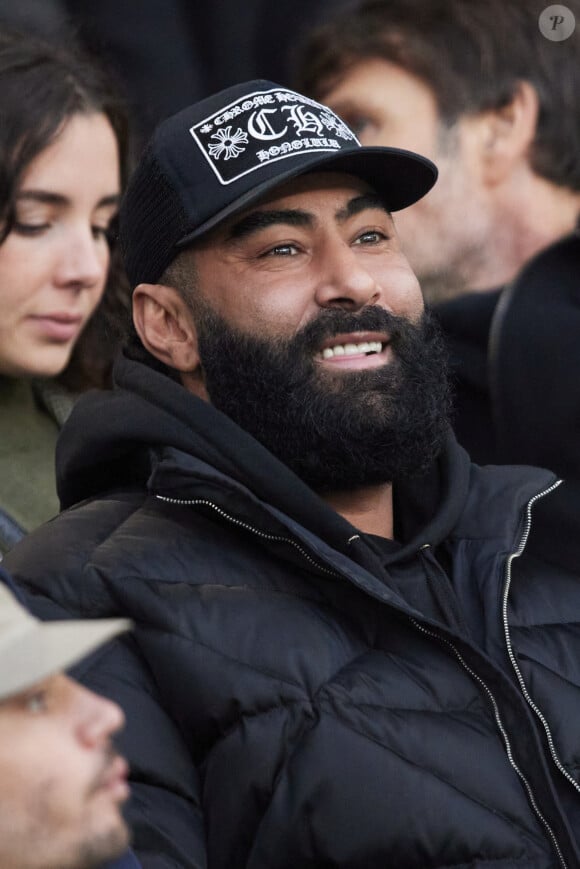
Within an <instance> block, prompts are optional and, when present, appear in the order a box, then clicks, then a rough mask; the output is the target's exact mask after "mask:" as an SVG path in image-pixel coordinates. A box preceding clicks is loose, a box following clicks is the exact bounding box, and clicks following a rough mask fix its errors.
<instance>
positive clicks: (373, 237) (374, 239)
mask: <svg viewBox="0 0 580 869" xmlns="http://www.w3.org/2000/svg"><path fill="white" fill-rule="evenodd" d="M386 238H387V236H386V235H385V233H384V232H380V231H379V230H378V229H372V230H368V231H367V232H363V233H362V235H359V237H358V238H357V239H356V241H355V244H378V243H379V242H380V241H384V240H385V239H386Z"/></svg>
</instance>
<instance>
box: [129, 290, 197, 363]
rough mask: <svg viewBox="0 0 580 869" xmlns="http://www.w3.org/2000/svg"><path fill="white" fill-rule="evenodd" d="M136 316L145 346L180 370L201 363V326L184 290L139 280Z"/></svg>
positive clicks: (136, 294) (136, 295)
mask: <svg viewBox="0 0 580 869" xmlns="http://www.w3.org/2000/svg"><path fill="white" fill-rule="evenodd" d="M133 320H134V322H135V328H136V330H137V333H138V335H139V337H140V339H141V341H142V343H143V346H144V347H145V348H146V349H147V350H148V351H149V353H151V354H152V355H153V356H155V357H156V358H157V359H159V360H160V361H161V362H164V363H165V365H168V366H169V367H170V368H174V369H176V370H177V371H180V372H191V371H194V370H195V369H197V368H198V367H199V352H198V346H197V330H196V328H195V323H194V321H193V317H192V315H191V311H190V310H189V308H188V306H187V304H186V303H185V301H184V300H183V298H182V296H181V295H180V293H179V292H178V291H177V290H176V289H174V288H173V287H167V286H165V285H164V284H139V286H137V287H136V288H135V290H134V292H133Z"/></svg>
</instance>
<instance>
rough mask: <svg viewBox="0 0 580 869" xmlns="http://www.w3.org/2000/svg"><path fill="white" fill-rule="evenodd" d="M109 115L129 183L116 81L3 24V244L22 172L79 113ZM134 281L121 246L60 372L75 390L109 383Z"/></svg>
mask: <svg viewBox="0 0 580 869" xmlns="http://www.w3.org/2000/svg"><path fill="white" fill-rule="evenodd" d="M95 112H96V113H102V114H104V115H105V116H106V117H107V119H108V121H109V123H110V124H111V127H112V128H113V131H114V133H115V136H116V139H117V144H118V149H119V161H120V169H121V185H122V188H124V186H125V183H126V180H127V175H128V173H129V130H128V120H127V114H126V111H125V108H124V106H123V104H122V102H121V100H120V98H119V96H118V95H117V93H116V92H115V89H114V87H113V86H112V84H111V82H110V81H109V79H108V78H107V76H106V75H105V74H104V72H103V71H102V70H101V69H100V67H99V66H98V65H97V64H96V63H95V62H94V61H93V60H89V59H88V57H87V56H86V55H84V54H83V53H81V52H80V50H79V49H78V48H76V47H74V46H71V45H67V46H66V48H63V47H61V46H59V45H56V44H53V43H49V42H44V41H42V40H40V39H38V38H36V37H34V36H31V35H30V34H24V33H18V32H15V31H12V30H10V31H9V30H6V29H3V28H2V29H0V118H1V121H0V244H2V242H3V241H4V240H5V239H6V237H7V235H8V234H9V233H10V231H11V229H12V226H13V223H14V216H15V202H16V197H17V194H18V191H19V189H20V185H21V183H22V178H23V176H24V174H25V172H26V170H27V168H28V167H29V166H30V164H31V163H32V161H33V160H34V159H35V158H36V157H37V156H38V155H39V154H40V153H41V152H42V151H44V150H45V148H47V147H48V146H49V145H50V144H51V143H52V142H53V141H54V139H55V138H56V136H58V134H59V133H60V131H61V130H62V128H63V126H64V125H65V124H66V123H67V121H68V120H69V119H70V118H72V117H73V116H75V115H79V114H81V115H83V114H93V113H95ZM129 300H130V294H129V286H128V281H127V279H126V277H125V275H124V271H123V269H122V264H121V259H120V255H119V252H118V250H117V249H116V246H115V245H114V243H113V245H112V250H111V267H110V271H109V277H108V280H107V285H106V288H105V292H104V294H103V298H102V300H101V303H100V304H99V306H98V308H97V310H96V311H95V313H94V314H93V316H92V317H91V319H90V321H89V323H88V325H87V327H86V328H85V330H84V331H83V333H82V335H81V336H80V338H79V340H78V342H77V344H76V345H75V348H74V350H73V353H72V356H71V359H70V362H69V364H68V365H67V367H66V369H65V371H64V372H63V373H62V374H61V375H59V377H58V378H57V379H58V381H59V382H61V383H62V384H63V385H64V386H66V387H68V388H69V389H72V390H73V391H82V390H83V389H87V388H89V387H92V386H105V385H107V383H108V380H109V377H110V370H111V365H112V357H113V354H114V349H115V347H116V345H117V344H118V340H119V338H120V335H121V331H122V329H123V327H124V322H125V320H126V317H127V309H128V307H129Z"/></svg>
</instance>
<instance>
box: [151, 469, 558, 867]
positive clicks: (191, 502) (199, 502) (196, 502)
mask: <svg viewBox="0 0 580 869" xmlns="http://www.w3.org/2000/svg"><path fill="white" fill-rule="evenodd" d="M554 488H556V486H555V485H554V486H552V487H551V489H548V490H547V491H546V492H543V493H542V494H548V492H550V491H552V489H554ZM155 497H156V498H157V499H158V500H159V501H164V502H165V503H166V504H179V505H183V506H187V507H195V506H201V507H210V508H211V509H212V510H214V511H215V512H216V513H217V514H218V515H219V516H221V517H222V518H223V519H226V520H227V521H228V522H231V523H232V524H233V525H236V526H237V527H239V528H243V529H244V530H245V531H249V532H250V533H251V534H254V535H255V536H256V537H259V538H261V539H263V540H269V541H272V542H275V543H286V544H289V545H290V546H293V547H294V548H295V549H297V550H298V552H300V554H301V555H302V556H303V557H304V558H305V559H306V560H307V561H308V562H309V563H310V564H313V565H314V566H315V567H316V568H317V569H318V570H322V571H323V572H324V573H326V574H328V575H330V576H335V577H338V578H342V574H340V573H338V571H335V570H330V569H329V568H327V567H324V565H322V564H320V563H319V562H317V561H316V559H314V558H312V556H311V555H309V553H308V552H307V551H306V549H304V548H303V547H302V546H300V544H299V543H297V542H296V541H295V540H293V539H292V538H291V537H283V536H281V535H278V534H266V533H265V532H264V531H260V530H259V529H257V528H254V526H253V525H249V524H248V523H247V522H242V521H241V519H237V518H236V517H235V516H232V515H231V514H229V513H226V511H225V510H222V508H221V507H218V505H217V504H214V502H213V501H207V500H205V499H201V498H196V499H184V498H169V497H167V496H166V495H159V494H156V495H155ZM539 497H541V495H536V496H535V498H533V499H532V500H531V501H530V503H529V504H528V515H529V513H530V512H531V504H532V503H533V502H534V501H535V500H536V499H537V498H539ZM528 525H529V522H528ZM528 533H529V528H528ZM526 540H527V536H526ZM520 545H521V544H520ZM524 545H525V543H524ZM522 551H523V550H522ZM410 621H411V623H412V624H413V625H414V626H415V627H416V628H417V629H418V630H419V631H421V632H422V633H423V634H426V635H427V636H429V637H431V638H433V639H435V640H438V641H439V642H440V643H444V644H445V645H447V646H449V648H450V649H451V650H452V651H453V653H454V655H455V657H456V658H457V660H458V661H459V663H460V664H461V666H462V667H463V668H464V669H465V670H466V671H467V673H469V675H470V676H471V678H472V679H474V680H475V681H476V682H477V683H478V684H479V685H480V686H481V687H482V688H483V690H484V691H485V693H486V694H487V697H488V698H489V700H490V702H491V705H492V707H493V711H494V716H495V721H496V724H497V727H498V729H499V731H500V733H501V735H502V738H503V741H504V745H505V748H506V753H507V756H508V760H509V762H510V764H511V766H512V768H513V769H514V770H515V772H516V773H517V775H518V776H519V778H520V779H521V781H522V782H523V784H524V787H525V789H526V791H527V794H528V798H529V801H530V804H531V806H532V808H533V810H534V812H535V814H536V816H537V817H538V819H539V820H540V822H541V823H542V825H543V826H544V828H545V829H546V831H547V833H548V835H549V837H550V840H551V842H552V844H553V846H554V849H555V851H556V853H557V854H558V858H559V860H560V863H561V864H562V869H568V864H567V863H566V861H565V859H564V855H563V854H562V851H561V849H560V846H559V844H558V840H557V839H556V836H555V834H554V831H553V830H552V828H551V827H550V825H549V823H548V821H547V820H546V819H545V818H544V816H543V815H542V813H541V811H540V809H539V807H538V804H537V802H536V799H535V797H534V793H533V791H532V788H531V785H530V783H529V782H528V780H527V779H526V777H525V775H524V774H523V772H522V771H521V770H520V768H519V767H518V765H517V764H516V762H515V760H514V758H513V754H512V749H511V744H510V741H509V737H508V735H507V731H506V729H505V727H504V725H503V722H502V720H501V716H500V714H499V707H498V705H497V702H496V700H495V697H494V696H493V694H492V692H491V690H490V688H489V687H488V685H487V684H486V683H485V682H484V681H483V679H482V678H481V677H480V676H478V675H477V673H475V672H474V671H473V670H472V669H471V668H470V667H469V666H468V664H467V663H466V662H465V661H464V659H463V657H462V655H461V654H460V652H459V650H458V649H457V648H456V647H455V646H454V645H453V643H451V642H450V641H449V640H446V639H445V638H444V637H441V636H440V635H439V634H436V633H434V632H433V631H429V630H427V628H425V627H424V626H423V625H421V624H419V622H417V621H416V620H415V619H410Z"/></svg>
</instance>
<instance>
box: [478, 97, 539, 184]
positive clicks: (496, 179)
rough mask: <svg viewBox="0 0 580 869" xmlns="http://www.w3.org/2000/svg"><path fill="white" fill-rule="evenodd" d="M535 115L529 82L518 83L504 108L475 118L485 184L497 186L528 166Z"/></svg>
mask: <svg viewBox="0 0 580 869" xmlns="http://www.w3.org/2000/svg"><path fill="white" fill-rule="evenodd" d="M538 114H539V99H538V94H537V91H536V89H535V88H534V87H533V85H531V84H530V83H529V82H527V81H521V82H519V84H518V86H517V88H516V91H515V93H514V96H513V98H512V99H511V101H510V102H509V103H508V104H507V105H506V106H503V107H502V108H501V109H493V110H490V111H488V112H483V113H481V115H479V116H478V120H479V122H480V130H479V136H480V159H481V164H480V165H481V171H482V178H483V180H484V182H485V183H487V184H488V185H496V184H500V183H501V182H502V181H504V180H505V179H506V178H508V177H509V176H510V175H511V174H512V172H513V171H514V169H515V168H516V167H517V166H518V165H521V163H522V161H525V163H526V164H528V163H529V159H528V155H529V150H530V146H531V144H532V142H533V141H534V138H535V136H536V129H537V126H538Z"/></svg>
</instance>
